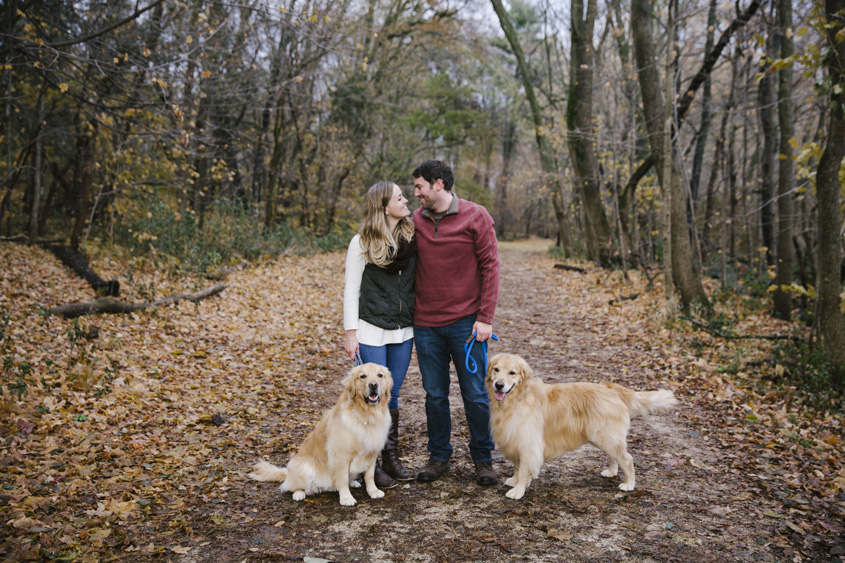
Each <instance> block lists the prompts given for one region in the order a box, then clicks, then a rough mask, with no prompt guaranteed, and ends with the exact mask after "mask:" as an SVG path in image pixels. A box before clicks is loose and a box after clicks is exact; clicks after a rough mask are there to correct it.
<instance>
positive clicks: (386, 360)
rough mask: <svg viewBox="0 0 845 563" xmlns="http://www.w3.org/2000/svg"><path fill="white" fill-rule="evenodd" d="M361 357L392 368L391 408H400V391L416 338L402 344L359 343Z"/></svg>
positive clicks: (389, 404) (389, 405)
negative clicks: (378, 344) (370, 344)
mask: <svg viewBox="0 0 845 563" xmlns="http://www.w3.org/2000/svg"><path fill="white" fill-rule="evenodd" d="M358 348H359V349H360V350H361V359H362V360H364V363H368V362H373V363H374V364H378V365H380V366H385V367H386V368H387V369H389V370H390V375H391V377H392V378H393V389H391V390H390V402H389V403H387V407H388V408H389V409H398V408H399V392H400V391H402V383H403V382H404V381H405V374H406V373H407V372H408V366H409V365H410V364H411V352H413V350H414V339H413V338H410V339H408V340H406V341H405V342H402V343H401V344H386V345H384V346H367V345H366V344H359V345H358Z"/></svg>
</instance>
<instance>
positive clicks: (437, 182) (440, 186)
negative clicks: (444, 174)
mask: <svg viewBox="0 0 845 563" xmlns="http://www.w3.org/2000/svg"><path fill="white" fill-rule="evenodd" d="M433 185H434V188H435V189H436V190H437V191H440V190H442V189H443V188H444V187H445V186H444V185H443V178H438V179H436V180H435V181H434V184H433Z"/></svg>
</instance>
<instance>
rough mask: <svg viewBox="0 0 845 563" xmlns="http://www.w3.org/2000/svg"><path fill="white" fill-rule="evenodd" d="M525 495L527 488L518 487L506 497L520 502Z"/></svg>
mask: <svg viewBox="0 0 845 563" xmlns="http://www.w3.org/2000/svg"><path fill="white" fill-rule="evenodd" d="M524 494H525V487H520V486H516V487H514V488H513V489H511V490H509V491H508V492H506V493H505V496H506V497H508V498H512V499H513V500H519V499H521V498H522V496H523V495H524Z"/></svg>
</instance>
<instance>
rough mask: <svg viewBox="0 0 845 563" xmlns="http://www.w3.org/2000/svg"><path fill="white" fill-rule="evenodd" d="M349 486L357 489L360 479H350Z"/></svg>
mask: <svg viewBox="0 0 845 563" xmlns="http://www.w3.org/2000/svg"><path fill="white" fill-rule="evenodd" d="M349 486H350V487H352V488H353V489H357V488H359V487H360V486H361V481H358V480H357V479H350V481H349Z"/></svg>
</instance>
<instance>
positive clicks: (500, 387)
mask: <svg viewBox="0 0 845 563" xmlns="http://www.w3.org/2000/svg"><path fill="white" fill-rule="evenodd" d="M493 387H495V388H496V391H501V390H502V389H504V388H505V384H504V383H502V382H501V381H497V382H496V383H494V384H493Z"/></svg>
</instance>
